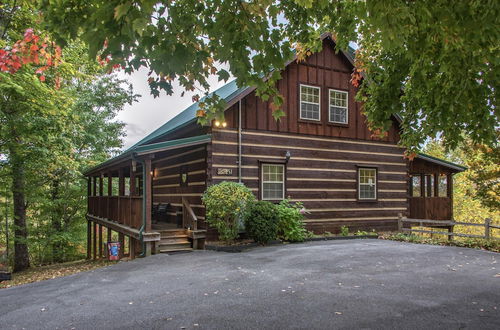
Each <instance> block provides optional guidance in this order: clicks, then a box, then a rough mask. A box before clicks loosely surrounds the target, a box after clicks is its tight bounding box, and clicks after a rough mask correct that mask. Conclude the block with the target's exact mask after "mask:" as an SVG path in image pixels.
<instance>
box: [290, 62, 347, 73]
mask: <svg viewBox="0 0 500 330" xmlns="http://www.w3.org/2000/svg"><path fill="white" fill-rule="evenodd" d="M299 65H303V66H306V67H309V68H314V69H322V70H328V71H333V72H338V73H345V74H351V73H352V72H350V71H346V70H339V69H335V68H332V67H328V66H323V65H318V64H311V63H307V62H300V63H299Z"/></svg>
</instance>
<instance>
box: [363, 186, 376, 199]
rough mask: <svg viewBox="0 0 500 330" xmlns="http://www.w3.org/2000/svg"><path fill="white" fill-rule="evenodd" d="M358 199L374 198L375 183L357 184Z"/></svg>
mask: <svg viewBox="0 0 500 330" xmlns="http://www.w3.org/2000/svg"><path fill="white" fill-rule="evenodd" d="M359 189H360V190H359V198H360V199H374V198H375V185H360V186H359Z"/></svg>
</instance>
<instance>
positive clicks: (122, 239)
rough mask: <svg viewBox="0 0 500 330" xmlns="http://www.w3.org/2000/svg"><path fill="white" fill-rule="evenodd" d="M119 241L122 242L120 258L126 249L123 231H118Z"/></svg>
mask: <svg viewBox="0 0 500 330" xmlns="http://www.w3.org/2000/svg"><path fill="white" fill-rule="evenodd" d="M118 241H119V242H120V259H121V258H123V256H124V253H123V251H125V235H123V233H118Z"/></svg>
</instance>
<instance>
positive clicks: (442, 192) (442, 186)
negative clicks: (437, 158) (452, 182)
mask: <svg viewBox="0 0 500 330" xmlns="http://www.w3.org/2000/svg"><path fill="white" fill-rule="evenodd" d="M438 190H439V191H438V193H439V197H448V178H447V177H446V175H440V176H439V183H438Z"/></svg>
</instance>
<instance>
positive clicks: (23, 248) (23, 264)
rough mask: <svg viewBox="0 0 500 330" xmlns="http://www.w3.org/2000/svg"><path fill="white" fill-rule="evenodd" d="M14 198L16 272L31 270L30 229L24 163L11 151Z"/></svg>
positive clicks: (14, 151)
mask: <svg viewBox="0 0 500 330" xmlns="http://www.w3.org/2000/svg"><path fill="white" fill-rule="evenodd" d="M9 156H10V157H11V161H12V197H13V202H14V272H18V271H21V270H24V269H26V268H29V266H30V258H29V254H28V242H27V240H28V228H27V226H26V196H25V172H24V161H23V160H22V158H21V157H20V155H18V154H17V152H16V150H14V149H11V150H10V155H9Z"/></svg>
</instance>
